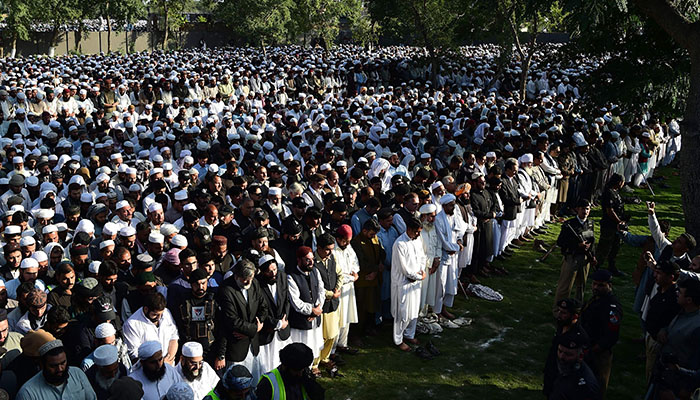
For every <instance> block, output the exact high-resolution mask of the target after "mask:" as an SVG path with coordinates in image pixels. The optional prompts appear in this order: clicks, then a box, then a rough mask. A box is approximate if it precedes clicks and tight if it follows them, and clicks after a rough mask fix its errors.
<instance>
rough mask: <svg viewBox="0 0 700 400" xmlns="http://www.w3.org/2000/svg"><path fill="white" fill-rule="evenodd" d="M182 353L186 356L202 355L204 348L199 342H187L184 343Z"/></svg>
mask: <svg viewBox="0 0 700 400" xmlns="http://www.w3.org/2000/svg"><path fill="white" fill-rule="evenodd" d="M182 355H183V356H185V357H202V356H203V355H204V348H203V347H202V345H201V344H199V343H198V342H187V343H185V344H183V345H182Z"/></svg>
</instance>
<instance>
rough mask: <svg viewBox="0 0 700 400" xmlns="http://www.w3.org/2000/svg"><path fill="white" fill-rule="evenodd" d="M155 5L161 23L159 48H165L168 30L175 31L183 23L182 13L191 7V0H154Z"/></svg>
mask: <svg viewBox="0 0 700 400" xmlns="http://www.w3.org/2000/svg"><path fill="white" fill-rule="evenodd" d="M155 7H156V12H157V14H158V16H159V17H160V19H161V21H162V24H163V26H162V28H161V29H162V31H163V40H162V42H161V48H162V49H163V50H166V49H167V47H168V37H169V34H170V31H176V30H178V29H180V27H181V26H183V25H184V24H185V17H184V15H183V14H184V13H185V12H186V11H188V10H190V8H191V7H192V0H156V2H155Z"/></svg>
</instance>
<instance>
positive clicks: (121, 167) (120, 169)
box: [117, 164, 129, 174]
mask: <svg viewBox="0 0 700 400" xmlns="http://www.w3.org/2000/svg"><path fill="white" fill-rule="evenodd" d="M128 169H129V166H128V165H126V164H119V167H117V172H119V173H120V174H121V173H125V172H126V171H127V170H128Z"/></svg>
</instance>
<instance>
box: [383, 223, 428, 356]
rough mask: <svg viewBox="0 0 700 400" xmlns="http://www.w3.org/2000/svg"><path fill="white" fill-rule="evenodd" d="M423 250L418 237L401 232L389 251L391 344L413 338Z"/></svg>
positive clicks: (418, 303)
mask: <svg viewBox="0 0 700 400" xmlns="http://www.w3.org/2000/svg"><path fill="white" fill-rule="evenodd" d="M424 264H425V253H424V252H423V245H422V243H421V241H420V240H419V239H416V240H412V239H411V238H410V237H408V233H403V234H402V235H401V236H399V238H398V239H396V241H395V242H394V246H393V249H392V253H391V266H392V268H391V315H392V316H393V317H394V344H396V345H400V344H401V343H403V338H404V337H406V338H408V339H413V337H414V336H415V333H416V322H417V320H418V312H419V311H420V292H421V277H422V275H421V271H422V269H423V265H424Z"/></svg>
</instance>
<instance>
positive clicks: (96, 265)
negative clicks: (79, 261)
mask: <svg viewBox="0 0 700 400" xmlns="http://www.w3.org/2000/svg"><path fill="white" fill-rule="evenodd" d="M101 264H102V263H101V262H100V261H92V262H90V265H88V271H90V273H92V274H98V273H99V272H100V265H101Z"/></svg>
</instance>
